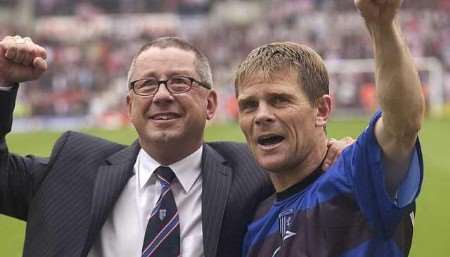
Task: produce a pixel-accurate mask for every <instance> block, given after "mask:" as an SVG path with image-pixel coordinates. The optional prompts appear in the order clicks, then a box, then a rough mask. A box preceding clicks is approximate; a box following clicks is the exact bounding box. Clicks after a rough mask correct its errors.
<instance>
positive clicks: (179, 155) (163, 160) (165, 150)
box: [140, 142, 202, 166]
mask: <svg viewBox="0 0 450 257" xmlns="http://www.w3.org/2000/svg"><path fill="white" fill-rule="evenodd" d="M140 144H141V147H142V149H144V151H145V152H146V153H147V154H148V155H150V156H151V157H152V158H153V159H154V160H155V161H157V162H158V163H160V164H161V165H165V166H168V165H171V164H173V163H175V162H178V161H180V160H182V159H184V158H186V157H187V156H189V155H190V154H192V153H193V152H195V151H197V150H198V149H199V148H200V146H201V145H202V142H199V143H197V144H195V145H191V146H190V147H186V143H185V145H182V144H174V145H171V143H169V142H166V143H165V144H163V145H159V144H151V145H146V144H144V143H143V142H140ZM181 146H183V147H181Z"/></svg>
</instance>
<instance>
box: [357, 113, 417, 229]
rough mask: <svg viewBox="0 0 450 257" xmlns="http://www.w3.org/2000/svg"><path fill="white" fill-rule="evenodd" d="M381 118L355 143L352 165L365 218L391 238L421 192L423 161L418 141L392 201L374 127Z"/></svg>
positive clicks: (377, 117)
mask: <svg viewBox="0 0 450 257" xmlns="http://www.w3.org/2000/svg"><path fill="white" fill-rule="evenodd" d="M381 115H382V113H381V112H377V113H376V114H375V115H374V117H373V118H372V119H371V121H370V123H369V126H368V127H367V128H366V129H365V130H364V132H363V133H362V134H361V135H360V136H359V137H358V139H357V140H356V142H355V144H354V145H353V147H352V156H351V161H350V164H349V165H350V170H351V172H350V176H351V180H352V184H353V187H354V193H355V198H356V200H357V202H358V205H359V206H360V208H361V210H362V212H363V214H364V215H365V216H366V217H367V218H368V221H369V223H370V224H371V225H372V226H373V227H374V228H375V229H376V230H377V231H379V232H382V233H383V234H384V235H385V236H390V235H392V233H393V231H394V229H395V228H396V225H397V224H398V223H399V222H400V219H401V218H402V216H403V215H405V213H406V212H409V210H410V207H411V206H412V205H413V203H414V201H415V199H416V197H417V196H418V194H419V192H420V188H421V184H422V178H423V161H422V154H421V148H420V143H419V140H417V142H416V144H415V149H414V152H413V154H412V157H411V160H410V164H409V170H408V173H407V176H406V178H405V179H404V181H403V182H402V183H401V184H400V186H399V188H398V189H397V194H396V198H395V199H392V197H390V196H389V194H388V192H387V190H386V185H385V179H384V178H385V169H384V165H383V154H382V150H381V147H380V145H379V144H378V141H377V140H376V137H375V124H376V122H377V120H378V119H379V118H380V117H381Z"/></svg>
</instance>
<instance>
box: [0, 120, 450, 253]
mask: <svg viewBox="0 0 450 257" xmlns="http://www.w3.org/2000/svg"><path fill="white" fill-rule="evenodd" d="M365 126H366V122H365V121H361V120H348V121H337V122H332V123H331V124H330V125H329V126H328V133H329V134H330V136H332V137H337V138H339V137H343V136H353V137H355V136H357V135H358V134H359V132H360V131H361V130H362V129H364V127H365ZM85 132H87V133H90V134H95V135H98V136H101V137H104V138H108V139H111V140H113V141H118V142H121V143H131V142H132V141H133V140H134V138H135V133H134V131H133V130H132V129H124V130H117V131H105V130H88V131H85ZM449 132H450V120H427V121H426V122H425V123H424V126H423V129H422V132H421V143H422V149H423V154H424V161H425V180H424V185H423V188H422V193H421V195H420V197H419V199H418V206H417V215H416V223H415V233H414V242H413V247H412V252H411V254H410V256H412V257H428V256H430V257H447V256H450V204H448V198H447V197H450V155H449V154H448V152H447V150H448V149H447V147H449V143H450V133H449ZM59 134H60V133H49V132H35V133H27V134H11V135H9V136H8V138H7V140H8V144H9V146H10V150H11V152H15V153H21V154H25V153H32V154H35V155H39V156H47V155H48V153H49V152H50V149H51V146H52V144H53V142H54V141H55V140H56V138H57V137H58V135H59ZM206 139H207V140H208V141H212V140H236V141H243V140H244V138H243V136H242V134H241V132H240V130H239V128H238V127H237V126H236V125H221V126H217V125H215V126H210V127H208V128H207V131H206ZM24 228H25V224H24V223H23V222H21V221H17V220H15V219H11V218H8V217H5V216H2V215H0V256H1V257H6V256H8V257H19V256H21V253H22V245H23V238H24Z"/></svg>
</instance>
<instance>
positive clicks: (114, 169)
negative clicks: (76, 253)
mask: <svg viewBox="0 0 450 257" xmlns="http://www.w3.org/2000/svg"><path fill="white" fill-rule="evenodd" d="M138 151H139V145H138V143H137V142H135V143H134V144H133V145H131V146H129V147H127V148H125V149H123V150H122V151H119V152H118V153H115V154H114V155H112V156H110V157H109V158H108V159H107V160H106V163H105V165H103V166H100V167H99V169H98V172H97V177H96V180H95V185H94V189H93V197H92V206H91V223H90V226H89V233H88V236H87V239H86V244H85V247H84V249H83V253H82V255H81V256H87V254H88V252H89V250H90V249H91V247H92V244H93V243H94V241H95V239H96V238H97V237H98V234H99V232H100V230H101V228H102V226H103V224H104V223H105V221H106V218H107V216H108V214H110V213H111V211H112V208H113V206H114V204H115V203H116V201H117V199H118V198H119V196H120V193H121V192H122V190H123V188H124V187H125V185H126V184H127V182H128V180H129V179H130V177H131V176H132V175H133V165H134V162H135V160H136V157H137V154H138Z"/></svg>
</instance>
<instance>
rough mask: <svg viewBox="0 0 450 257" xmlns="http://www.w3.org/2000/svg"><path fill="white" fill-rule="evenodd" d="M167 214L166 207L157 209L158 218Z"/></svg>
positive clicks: (160, 218) (162, 217) (161, 218)
mask: <svg viewBox="0 0 450 257" xmlns="http://www.w3.org/2000/svg"><path fill="white" fill-rule="evenodd" d="M166 215H167V210H166V209H160V210H159V220H163V219H164V218H165V217H166Z"/></svg>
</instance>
